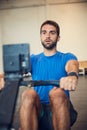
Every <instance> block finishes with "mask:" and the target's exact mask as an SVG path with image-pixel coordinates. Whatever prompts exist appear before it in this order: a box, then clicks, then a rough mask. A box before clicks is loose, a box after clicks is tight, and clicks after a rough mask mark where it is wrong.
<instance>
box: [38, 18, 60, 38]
mask: <svg viewBox="0 0 87 130" xmlns="http://www.w3.org/2000/svg"><path fill="white" fill-rule="evenodd" d="M46 24H49V25H52V26H54V27H55V28H56V31H57V35H58V36H59V34H60V27H59V25H58V23H56V22H55V21H52V20H46V21H45V22H43V23H42V25H41V27H40V33H41V31H42V27H43V26H44V25H46Z"/></svg>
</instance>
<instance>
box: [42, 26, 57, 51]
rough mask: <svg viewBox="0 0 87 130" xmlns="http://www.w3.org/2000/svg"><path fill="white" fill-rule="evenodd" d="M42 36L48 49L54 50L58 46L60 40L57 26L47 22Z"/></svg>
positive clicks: (44, 45)
mask: <svg viewBox="0 0 87 130" xmlns="http://www.w3.org/2000/svg"><path fill="white" fill-rule="evenodd" d="M40 37H41V43H42V45H43V47H44V48H46V49H48V50H52V49H53V48H54V47H56V44H57V41H58V40H59V36H58V35H57V31H56V28H55V27H54V26H52V25H49V24H46V25H44V26H43V27H42V31H41V35H40Z"/></svg>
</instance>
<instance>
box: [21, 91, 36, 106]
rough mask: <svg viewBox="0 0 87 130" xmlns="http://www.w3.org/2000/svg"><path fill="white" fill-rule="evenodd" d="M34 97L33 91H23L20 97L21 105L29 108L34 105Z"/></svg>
mask: <svg viewBox="0 0 87 130" xmlns="http://www.w3.org/2000/svg"><path fill="white" fill-rule="evenodd" d="M36 97H37V93H36V92H35V91H34V90H33V89H28V90H25V91H24V92H23V93H22V97H21V102H22V105H24V106H27V107H30V106H31V105H33V104H34V103H35V101H36Z"/></svg>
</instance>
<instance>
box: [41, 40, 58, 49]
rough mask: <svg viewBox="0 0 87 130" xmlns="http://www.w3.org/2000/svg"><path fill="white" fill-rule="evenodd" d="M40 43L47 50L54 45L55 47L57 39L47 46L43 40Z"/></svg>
mask: <svg viewBox="0 0 87 130" xmlns="http://www.w3.org/2000/svg"><path fill="white" fill-rule="evenodd" d="M42 45H43V47H44V48H45V49H47V50H52V49H53V48H54V47H56V45H57V41H55V42H53V43H52V44H49V46H48V45H46V44H44V42H42Z"/></svg>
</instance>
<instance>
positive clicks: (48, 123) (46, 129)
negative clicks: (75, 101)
mask: <svg viewBox="0 0 87 130" xmlns="http://www.w3.org/2000/svg"><path fill="white" fill-rule="evenodd" d="M77 115H78V114H77V112H76V110H75V109H74V107H73V105H72V103H71V102H70V121H71V126H72V125H73V124H74V123H75V121H76V119H77ZM39 130H53V125H52V111H51V108H50V105H46V104H42V113H41V115H40V117H39Z"/></svg>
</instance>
